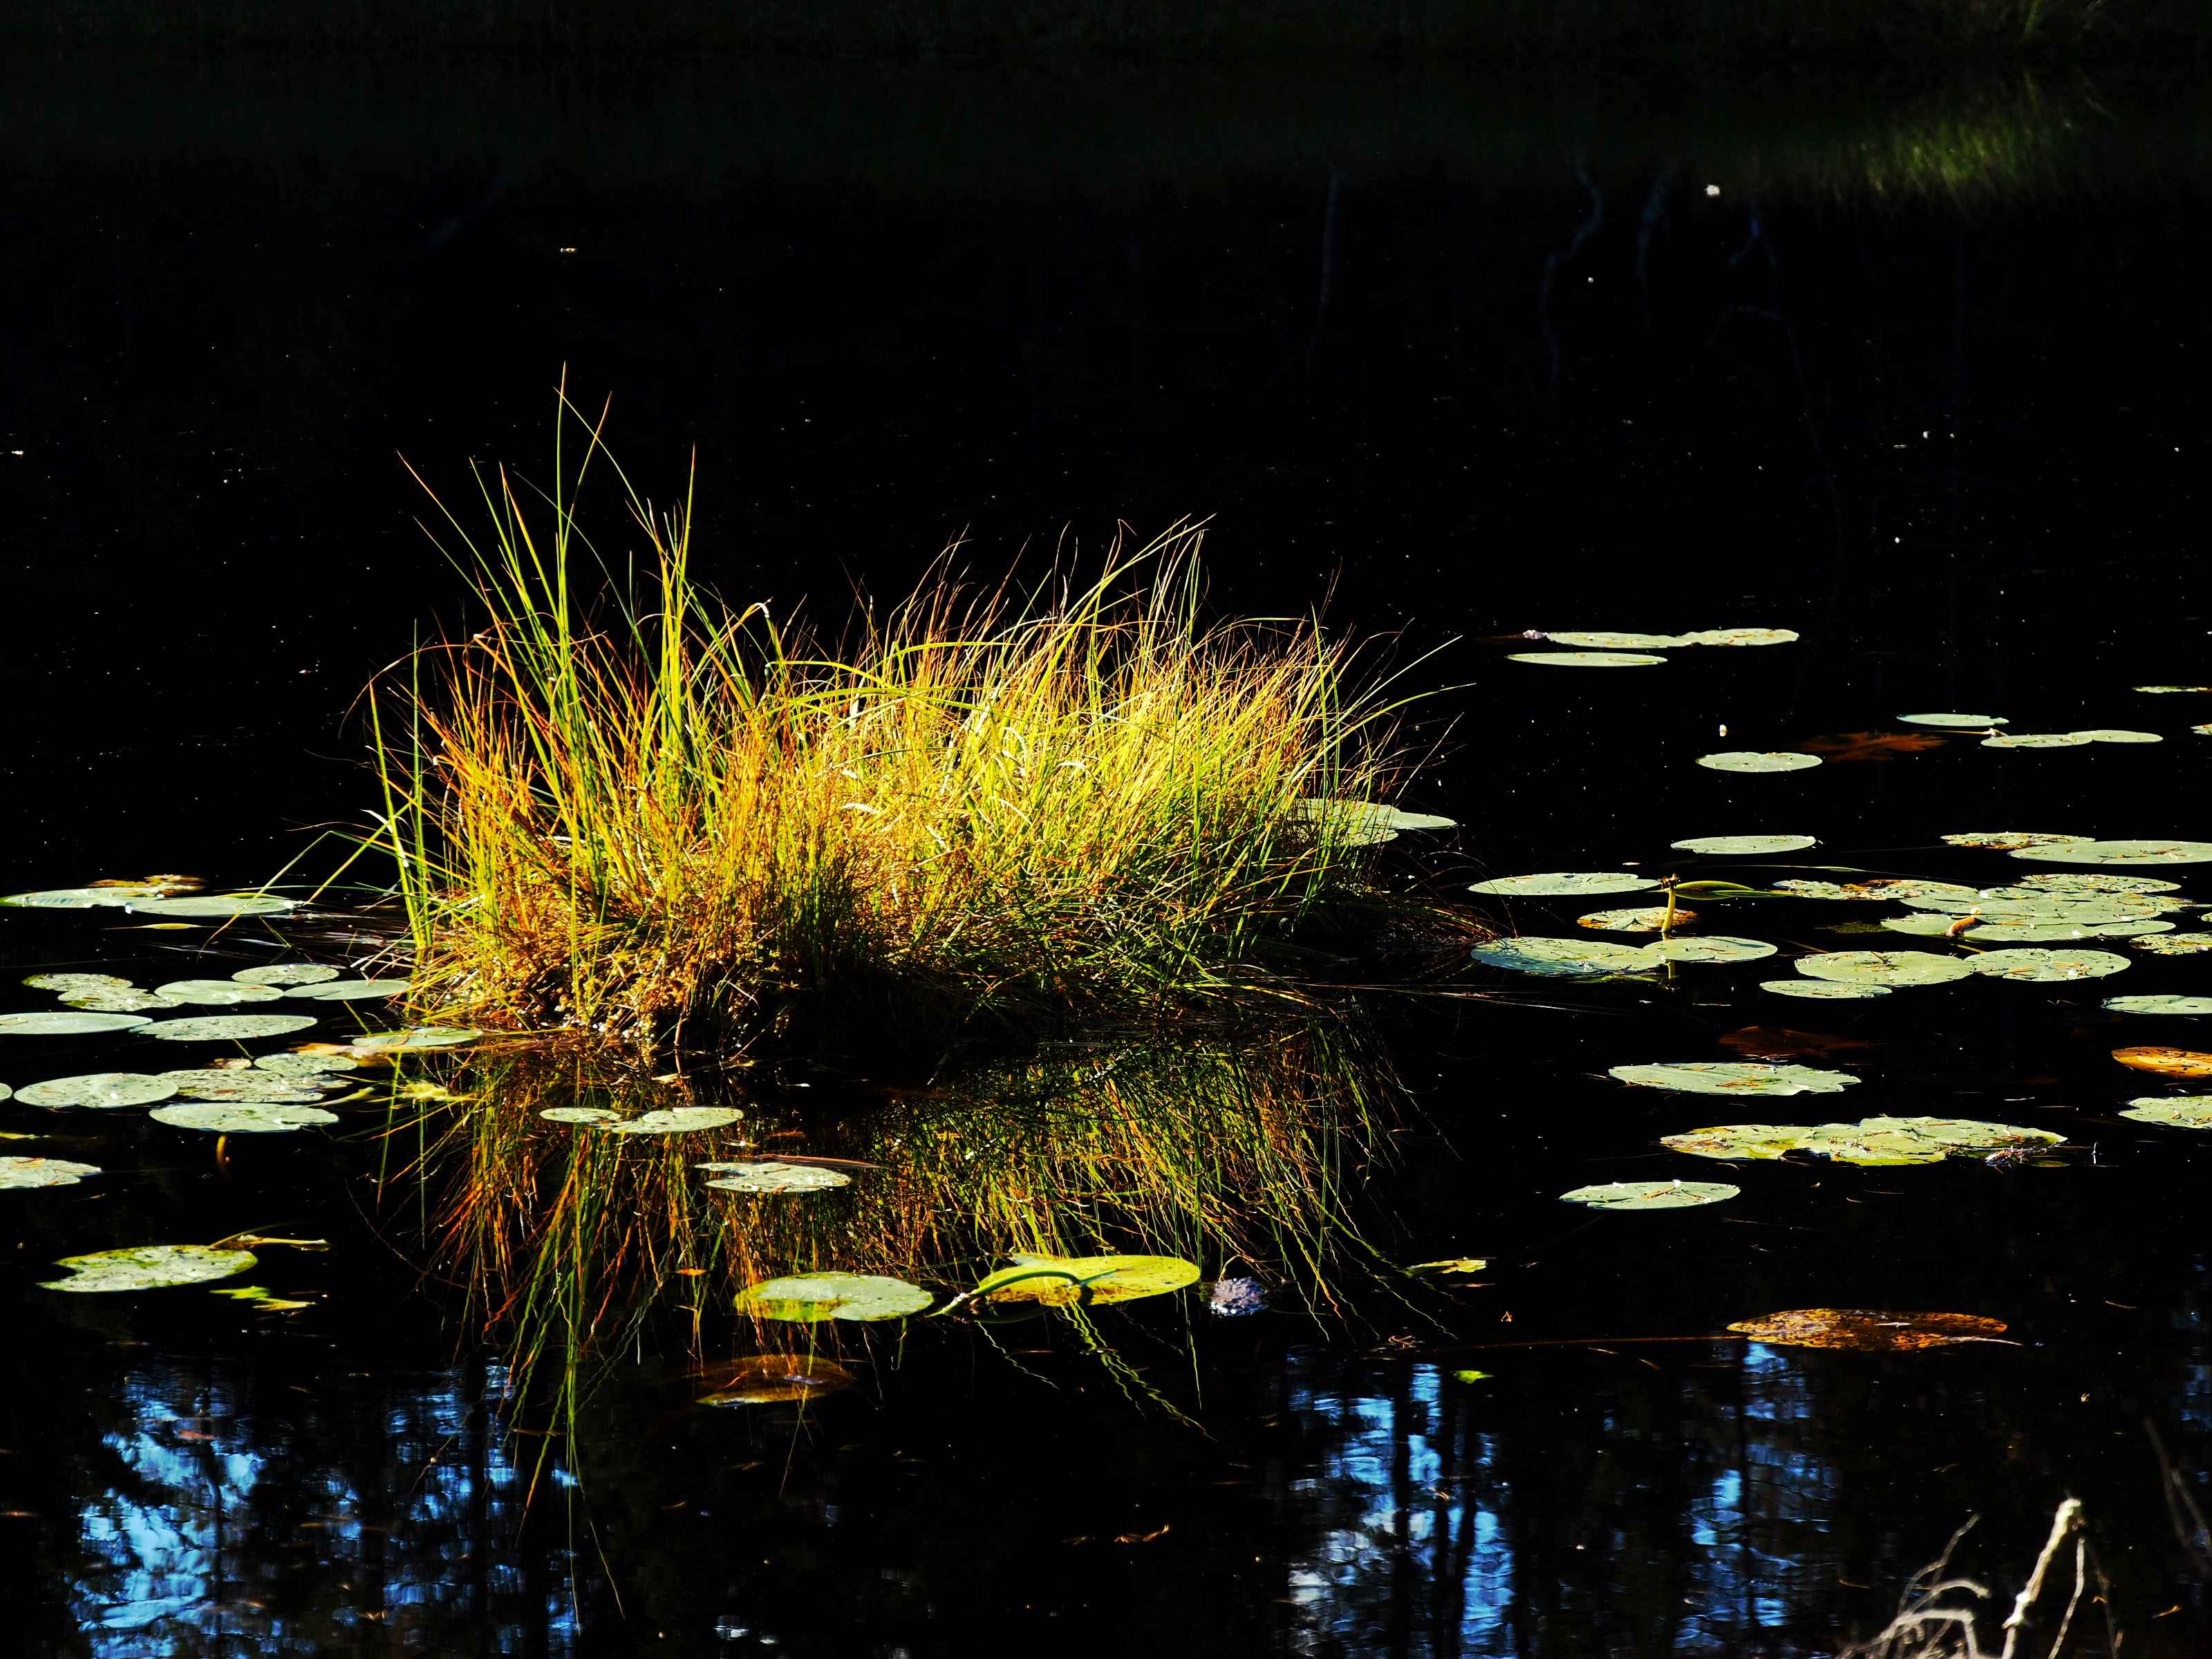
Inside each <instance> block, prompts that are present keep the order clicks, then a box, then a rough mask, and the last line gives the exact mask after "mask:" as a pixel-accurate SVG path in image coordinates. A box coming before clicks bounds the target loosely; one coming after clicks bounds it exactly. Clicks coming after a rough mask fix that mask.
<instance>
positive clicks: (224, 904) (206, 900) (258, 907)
mask: <svg viewBox="0 0 2212 1659" xmlns="http://www.w3.org/2000/svg"><path fill="white" fill-rule="evenodd" d="M131 908H132V909H134V910H139V911H143V912H144V913H145V914H146V915H149V916H273V915H279V914H281V913H283V911H286V910H292V909H296V908H299V901H298V900H297V899H288V898H278V897H277V896H276V895H275V894H273V893H203V894H197V895H194V896H191V897H189V898H157V899H136V900H133V901H132V902H131Z"/></svg>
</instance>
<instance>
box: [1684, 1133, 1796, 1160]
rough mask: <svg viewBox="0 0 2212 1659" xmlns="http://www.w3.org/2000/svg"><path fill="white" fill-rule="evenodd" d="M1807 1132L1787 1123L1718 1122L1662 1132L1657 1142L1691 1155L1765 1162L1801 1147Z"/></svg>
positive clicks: (1694, 1156) (1693, 1156)
mask: <svg viewBox="0 0 2212 1659" xmlns="http://www.w3.org/2000/svg"><path fill="white" fill-rule="evenodd" d="M1808 1133H1810V1131H1808V1130H1807V1129H1804V1128H1802V1127H1797V1126H1796V1125H1794V1124H1788V1123H1718V1124H1714V1125H1713V1126H1711V1127H1709V1128H1704V1129H1686V1130H1684V1131H1683V1132H1682V1133H1680V1134H1672V1135H1662V1136H1660V1137H1659V1144H1660V1145H1661V1146H1664V1147H1666V1148H1668V1150H1669V1151H1670V1152H1687V1153H1689V1154H1690V1155H1691V1156H1692V1158H1753V1159H1758V1160H1761V1161H1765V1162H1771V1161H1772V1160H1774V1159H1776V1158H1780V1157H1782V1156H1783V1154H1784V1153H1785V1152H1796V1151H1797V1150H1798V1149H1799V1148H1801V1147H1802V1146H1804V1144H1805V1137H1806V1135H1807V1134H1808Z"/></svg>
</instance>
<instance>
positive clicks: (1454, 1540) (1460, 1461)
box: [1428, 1382, 1474, 1659]
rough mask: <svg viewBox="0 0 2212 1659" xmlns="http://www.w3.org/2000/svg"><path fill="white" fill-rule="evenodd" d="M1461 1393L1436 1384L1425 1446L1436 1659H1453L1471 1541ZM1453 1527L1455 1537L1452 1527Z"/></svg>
mask: <svg viewBox="0 0 2212 1659" xmlns="http://www.w3.org/2000/svg"><path fill="white" fill-rule="evenodd" d="M1464 1392H1465V1390H1464V1389H1459V1388H1456V1387H1454V1386H1451V1385H1449V1384H1446V1383H1442V1382H1439V1383H1438V1386H1437V1422H1436V1432H1435V1433H1434V1434H1433V1435H1431V1437H1430V1442H1429V1443H1430V1444H1431V1445H1432V1446H1434V1447H1435V1448H1436V1452H1437V1493H1436V1509H1435V1510H1434V1511H1433V1515H1434V1517H1435V1518H1434V1520H1433V1522H1432V1523H1431V1524H1432V1527H1433V1528H1434V1531H1433V1535H1432V1536H1431V1538H1430V1540H1429V1560H1430V1563H1431V1565H1430V1569H1429V1571H1430V1584H1429V1643H1428V1646H1429V1651H1430V1653H1431V1654H1432V1655H1437V1656H1439V1659H1456V1656H1457V1654H1458V1653H1459V1644H1460V1628H1461V1626H1462V1624H1463V1623H1464V1622H1465V1619H1466V1613H1467V1559H1466V1552H1467V1546H1468V1541H1469V1540H1471V1539H1472V1538H1473V1537H1474V1515H1473V1514H1472V1513H1471V1512H1470V1510H1469V1508H1468V1496H1467V1486H1466V1484H1465V1481H1464V1480H1463V1478H1462V1469H1463V1468H1464V1467H1465V1466H1466V1464H1467V1462H1468V1459H1467V1457H1466V1456H1465V1452H1466V1447H1465V1446H1464V1445H1462V1443H1461V1436H1462V1432H1463V1430H1464V1427H1465V1422H1466V1415H1467V1414H1466V1413H1465V1412H1464V1411H1462V1408H1461V1396H1462V1394H1463V1393H1464ZM1455 1517H1456V1518H1457V1520H1458V1522H1459V1533H1458V1536H1457V1537H1454V1536H1453V1533H1452V1522H1453V1520H1454V1518H1455Z"/></svg>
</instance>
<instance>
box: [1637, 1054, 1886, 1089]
mask: <svg viewBox="0 0 2212 1659" xmlns="http://www.w3.org/2000/svg"><path fill="white" fill-rule="evenodd" d="M1607 1075H1608V1076H1610V1077H1616V1078H1619V1079H1620V1080H1621V1081H1622V1082H1623V1083H1632V1084H1635V1085H1638V1086H1639V1087H1642V1088H1646V1089H1674V1090H1678V1091H1681V1092H1683V1093H1686V1094H1695V1095H1832V1094H1839V1093H1841V1092H1842V1091H1844V1090H1845V1089H1848V1088H1850V1086H1851V1085H1853V1084H1855V1083H1857V1081H1858V1079H1857V1078H1855V1077H1853V1076H1852V1075H1851V1074H1850V1073H1848V1072H1829V1071H1823V1070H1821V1069H1820V1068H1819V1067H1818V1066H1771V1065H1768V1064H1766V1063H1765V1062H1764V1061H1762V1060H1680V1061H1670V1062H1668V1063H1665V1064H1661V1065H1654V1066H1613V1067H1612V1068H1611V1069H1610V1070H1609V1071H1608V1073H1607Z"/></svg>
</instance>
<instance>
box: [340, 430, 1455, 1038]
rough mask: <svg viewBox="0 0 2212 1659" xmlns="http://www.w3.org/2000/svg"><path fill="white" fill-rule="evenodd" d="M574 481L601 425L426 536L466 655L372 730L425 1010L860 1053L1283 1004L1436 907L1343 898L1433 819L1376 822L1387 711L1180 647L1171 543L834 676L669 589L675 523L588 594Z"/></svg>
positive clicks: (960, 605)
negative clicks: (572, 451)
mask: <svg viewBox="0 0 2212 1659" xmlns="http://www.w3.org/2000/svg"><path fill="white" fill-rule="evenodd" d="M594 462H598V463H599V464H600V465H606V466H611V462H608V461H606V459H605V452H604V451H603V450H600V449H599V447H598V439H597V434H596V432H592V433H590V435H589V442H588V444H587V446H586V453H585V457H584V460H583V463H582V465H581V466H580V467H579V468H578V469H577V470H576V476H575V478H574V480H572V481H570V482H568V483H566V484H563V485H561V486H558V487H556V490H555V491H554V493H553V494H552V495H550V496H544V497H538V496H533V495H530V494H529V493H528V492H527V491H526V489H523V488H522V487H520V486H518V485H515V484H513V483H510V481H509V480H508V478H507V477H506V476H505V475H504V474H496V475H492V476H489V477H485V478H484V479H483V480H481V482H482V483H483V493H484V495H485V500H486V503H487V505H488V506H489V509H490V527H489V532H488V533H487V534H485V535H483V536H477V535H472V534H471V532H469V531H468V530H466V529H465V528H464V526H463V525H462V523H461V522H460V520H459V519H458V518H456V517H454V516H453V515H451V514H448V515H447V525H448V526H449V527H450V529H451V531H452V532H453V535H454V536H455V537H457V538H459V539H458V542H457V543H456V544H455V545H454V547H453V551H454V552H455V554H456V556H457V559H458V560H459V562H462V563H463V564H464V565H465V568H467V569H469V570H470V572H471V574H472V576H473V578H474V580H475V581H476V583H477V588H478V592H479V597H480V599H481V602H482V604H483V606H484V608H485V610H486V611H487V612H488V617H487V619H486V621H485V625H484V626H483V627H482V628H481V629H480V630H479V631H477V633H475V634H474V635H472V636H471V637H470V638H468V639H466V640H461V641H453V642H450V643H447V644H442V645H439V646H436V647H431V648H429V649H427V650H425V651H423V652H421V653H417V655H416V657H415V658H414V659H411V668H412V672H411V675H410V678H409V682H408V684H406V686H405V687H404V689H402V690H399V691H398V695H397V696H394V694H393V690H392V688H391V687H385V688H380V690H379V695H378V696H377V697H376V699H375V700H374V718H375V732H376V742H377V750H378V754H379V757H380V770H381V775H382V781H383V785H384V789H385V812H384V815H383V817H382V820H381V824H380V829H379V832H378V840H379V841H380V843H381V844H382V845H383V846H384V847H385V848H386V849H387V850H389V851H390V852H391V853H392V854H394V855H395V856H396V857H397V859H398V864H399V868H400V872H401V885H402V889H403V891H404V896H405V898H406V901H407V903H408V908H409V914H410V922H411V927H412V933H413V941H412V943H413V950H414V953H415V957H416V963H415V969H414V973H413V975H412V977H413V980H414V983H415V986H416V993H417V996H418V998H420V999H422V1000H426V1001H427V1002H428V1003H429V1004H431V1005H435V1006H439V1007H441V1008H443V1009H445V1010H446V1011H447V1012H456V1013H459V1012H466V1014H467V1015H468V1017H469V1018H471V1019H472V1020H474V1021H476V1022H478V1023H487V1022H489V1023H495V1024H509V1025H513V1026H516V1027H520V1028H526V1029H534V1030H545V1029H552V1028H562V1029H569V1030H579V1029H580V1030H592V1031H596V1032H599V1033H603V1034H605V1035H608V1036H615V1037H618V1038H623V1039H632V1040H638V1041H642V1042H648V1043H651V1044H653V1045H656V1046H659V1045H665V1044H667V1043H671V1042H677V1043H689V1044H700V1045H704V1044H719V1045H722V1046H735V1045H738V1044H742V1043H746V1042H755V1041H758V1040H760V1039H761V1038H763V1036H793V1035H794V1027H799V1028H804V1027H806V1026H807V1025H808V1024H810V1022H812V1021H814V1020H816V1019H817V1018H820V1019H828V1018H832V1017H834V1018H835V1019H836V1022H837V1023H838V1024H840V1025H841V1026H842V1027H843V1029H844V1030H847V1031H848V1032H849V1031H851V1030H854V1029H855V1027H854V1024H853V1022H854V1020H855V1019H856V1018H861V1019H866V1018H877V1019H879V1020H881V1021H883V1022H884V1024H883V1025H881V1026H879V1027H873V1028H871V1027H866V1026H862V1027H860V1028H858V1029H862V1030H871V1031H872V1033H874V1032H876V1031H880V1032H882V1033H883V1034H884V1035H888V1034H889V1032H890V1030H892V1029H894V1028H896V1026H899V1025H902V1024H909V1023H911V1024H914V1025H915V1026H916V1027H918V1028H927V1029H928V1030H933V1031H936V1032H939V1033H942V1032H944V1031H945V1030H961V1029H972V1028H974V1027H975V1026H977V1025H979V1024H980V1025H981V1026H983V1027H986V1028H987V1027H989V1026H990V1025H992V1024H1000V1025H1016V1024H1024V1023H1027V1022H1030V1021H1035V1020H1037V1019H1040V1018H1060V1017H1078V1016H1095V1015H1100V1014H1107V1015H1117V1014H1129V1013H1133V1012H1155V1013H1156V1012H1161V1011H1163V1010H1166V1009H1170V1008H1174V1007H1178V1006H1188V1004H1190V1003H1192V1002H1193V1001H1196V1000H1220V999H1225V998H1231V997H1239V996H1256V997H1261V998H1269V999H1279V998H1284V997H1289V998H1293V999H1300V998H1303V997H1304V996H1305V995H1306V994H1307V990H1306V988H1305V987H1307V986H1308V985H1309V984H1310V981H1311V980H1312V979H1313V978H1314V976H1315V971H1316V970H1315V966H1314V963H1315V962H1316V960H1317V958H1316V957H1315V956H1314V954H1313V953H1312V952H1310V951H1307V950H1306V949H1305V948H1304V947H1303V946H1302V945H1300V944H1299V939H1300V934H1301V930H1302V929H1303V928H1305V927H1309V926H1311V925H1315V924H1316V923H1318V922H1319V921H1320V920H1321V919H1322V915H1324V913H1328V912H1330V911H1332V910H1338V909H1340V908H1342V907H1343V906H1345V905H1346V904H1352V905H1358V906H1361V907H1365V906H1370V905H1376V904H1381V905H1383V906H1385V907H1387V908H1389V909H1390V910H1394V911H1395V912H1397V913H1398V915H1399V917H1400V919H1401V920H1403V919H1406V918H1407V917H1409V916H1411V915H1414V914H1424V915H1425V914H1428V913H1427V911H1426V908H1425V907H1424V906H1421V905H1419V903H1418V902H1415V901H1410V900H1407V901H1396V902H1393V901H1390V900H1388V899H1385V898H1384V897H1383V894H1382V891H1381V887H1380V884H1379V883H1376V881H1374V880H1373V879H1372V878H1370V863H1371V856H1372V848H1374V846H1375V845H1376V844H1377V843H1379V842H1383V841H1387V840H1389V839H1390V838H1391V836H1392V835H1393V834H1394V833H1395V831H1396V830H1397V829H1401V828H1413V827H1425V828H1437V827H1443V825H1444V822H1445V821H1443V820H1440V819H1415V818H1413V817H1409V816H1407V815H1403V814H1400V813H1398V812H1396V811H1395V810H1393V809H1390V808H1387V807H1382V806H1372V805H1366V804H1367V803H1372V802H1383V801H1387V800H1389V799H1393V793H1392V792H1393V791H1394V789H1395V788H1396V787H1399V786H1400V785H1401V784H1402V782H1403V781H1404V777H1405V775H1406V773H1407V770H1408V768H1407V764H1406V763H1405V759H1404V755H1403V751H1402V749H1401V738H1400V734H1399V727H1398V724H1397V715H1398V714H1399V713H1400V712H1401V708H1402V703H1401V702H1400V701H1397V700H1395V698H1394V695H1393V692H1392V690H1391V684H1390V681H1389V678H1387V677H1380V676H1376V675H1372V674H1365V675H1363V673H1362V668H1363V666H1364V665H1363V664H1362V662H1361V660H1360V653H1359V652H1358V649H1357V648H1356V647H1352V646H1348V645H1346V644H1345V643H1343V642H1340V641H1336V640H1334V639H1332V638H1330V637H1328V635H1325V634H1324V633H1323V632H1322V629H1320V628H1319V627H1318V626H1317V625H1316V624H1315V623H1312V622H1310V621H1296V620H1293V621H1286V622H1237V623H1223V624H1215V625H1208V624H1207V623H1205V622H1204V621H1202V620H1201V617H1200V579H1199V567H1198V562H1197V556H1198V540H1199V538H1198V532H1196V531H1195V530H1194V529H1190V528H1188V527H1183V528H1178V529H1177V530H1176V531H1175V532H1171V533H1170V534H1169V535H1168V536H1166V537H1165V538H1162V539H1161V540H1159V541H1158V542H1156V543H1154V544H1152V545H1151V546H1148V547H1146V548H1145V549H1143V550H1141V551H1139V552H1137V553H1135V554H1133V555H1130V556H1120V555H1118V554H1117V555H1116V556H1114V557H1110V558H1109V559H1108V560H1107V562H1106V565H1105V568H1103V571H1102V572H1101V573H1100V574H1098V576H1097V579H1096V580H1085V581H1082V582H1075V581H1070V580H1065V579H1064V578H1056V579H1055V580H1054V581H1052V582H1051V583H1049V584H1048V585H1047V586H1042V587H1040V588H1037V589H1035V590H1030V591H1024V592H1017V591H1016V590H1014V589H1013V588H1012V586H1006V585H1002V586H998V587H996V588H986V589H969V588H967V587H964V586H962V585H961V584H960V583H959V582H958V581H957V580H956V579H955V577H954V575H953V574H952V573H951V570H950V569H949V568H948V567H945V566H942V565H940V566H939V568H937V569H936V571H935V572H934V573H933V574H932V576H931V577H929V578H928V579H927V580H925V582H924V584H923V585H922V586H921V588H920V589H919V590H918V591H917V592H915V594H914V595H913V596H912V597H910V598H909V599H907V600H906V601H905V602H904V603H902V604H901V605H898V606H897V607H896V609H894V610H891V611H889V612H888V614H882V615H878V614H875V613H874V612H872V611H868V610H866V609H864V610H863V612H862V614H861V615H860V617H858V618H857V619H856V620H855V622H854V623H853V625H852V627H851V628H850V629H849V630H848V634H847V635H846V636H845V637H844V639H843V641H842V642H841V643H840V644H838V645H836V646H835V647H831V646H829V644H827V643H826V642H824V641H821V640H818V639H817V637H816V636H814V635H811V634H810V633H809V632H807V631H806V630H805V629H803V628H801V627H799V626H797V625H795V624H792V623H787V622H784V621H781V620H779V619H777V618H775V617H771V616H770V615H769V612H768V611H767V610H766V609H765V607H763V606H760V605H755V606H752V607H750V608H746V609H734V608H730V607H726V606H725V605H722V604H721V603H720V601H718V600H716V599H713V598H711V597H710V596H709V595H708V593H707V592H704V591H703V590H702V588H700V587H698V586H695V585H694V582H693V579H692V575H691V547H690V513H689V511H688V508H687V509H679V510H678V511H675V512H672V513H656V512H655V511H653V509H652V508H651V507H649V506H647V504H646V503H645V502H644V501H641V499H639V498H638V496H637V495H635V493H631V494H630V495H629V503H630V506H631V507H632V510H633V513H634V515H635V520H636V521H637V523H638V525H639V526H641V527H642V530H643V533H644V536H645V538H646V539H647V544H648V547H649V551H650V555H651V557H650V560H649V571H650V574H649V581H650V584H651V586H650V592H649V593H647V594H645V595H642V596H641V595H640V594H639V593H637V592H635V591H633V590H632V588H631V587H630V586H629V584H627V583H625V582H623V581H621V580H616V579H614V578H613V577H612V576H611V574H609V572H608V571H607V570H606V568H605V566H604V565H603V563H602V562H600V560H599V557H598V556H597V555H595V554H593V553H592V551H591V550H589V548H588V544H586V542H585V540H584V538H583V537H582V534H581V532H580V530H579V529H578V526H577V523H576V518H575V511H574V507H575V489H576V487H577V486H578V485H579V484H580V483H581V482H582V479H583V476H584V473H585V472H586V471H588V470H589V469H590V468H591V467H592V465H593V464H594ZM556 474H557V469H556ZM623 488H624V489H625V491H628V489H629V486H628V484H627V483H626V482H625V483H624V484H623ZM871 1040H873V1038H872V1039H871Z"/></svg>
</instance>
